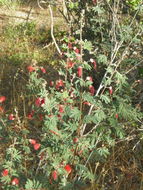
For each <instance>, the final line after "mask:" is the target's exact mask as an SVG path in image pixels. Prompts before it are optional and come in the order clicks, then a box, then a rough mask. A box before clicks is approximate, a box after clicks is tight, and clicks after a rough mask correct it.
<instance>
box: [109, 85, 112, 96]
mask: <svg viewBox="0 0 143 190" xmlns="http://www.w3.org/2000/svg"><path fill="white" fill-rule="evenodd" d="M109 94H110V95H112V94H113V88H112V86H110V87H109Z"/></svg>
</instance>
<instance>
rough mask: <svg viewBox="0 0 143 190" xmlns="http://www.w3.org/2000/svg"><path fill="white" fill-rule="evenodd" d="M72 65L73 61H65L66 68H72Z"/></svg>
mask: <svg viewBox="0 0 143 190" xmlns="http://www.w3.org/2000/svg"><path fill="white" fill-rule="evenodd" d="M74 65H75V63H74V62H72V61H68V62H67V68H68V69H71V68H73V66H74Z"/></svg>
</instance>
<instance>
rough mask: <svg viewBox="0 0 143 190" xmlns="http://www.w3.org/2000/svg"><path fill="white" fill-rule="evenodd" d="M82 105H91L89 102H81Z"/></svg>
mask: <svg viewBox="0 0 143 190" xmlns="http://www.w3.org/2000/svg"><path fill="white" fill-rule="evenodd" d="M83 104H84V105H88V106H91V103H89V102H83Z"/></svg>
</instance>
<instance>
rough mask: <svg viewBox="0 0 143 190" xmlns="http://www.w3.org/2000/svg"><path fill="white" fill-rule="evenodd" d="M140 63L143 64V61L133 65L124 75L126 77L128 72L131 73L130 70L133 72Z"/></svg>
mask: <svg viewBox="0 0 143 190" xmlns="http://www.w3.org/2000/svg"><path fill="white" fill-rule="evenodd" d="M141 63H143V60H142V61H140V62H139V63H138V64H136V65H134V66H133V67H132V68H131V69H129V70H128V71H127V72H126V73H125V74H126V75H127V74H128V73H129V72H131V71H132V70H134V69H135V68H136V67H137V66H139V65H140V64H141Z"/></svg>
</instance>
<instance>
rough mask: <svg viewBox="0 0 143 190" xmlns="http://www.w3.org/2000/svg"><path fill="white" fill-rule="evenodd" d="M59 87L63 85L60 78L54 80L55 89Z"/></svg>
mask: <svg viewBox="0 0 143 190" xmlns="http://www.w3.org/2000/svg"><path fill="white" fill-rule="evenodd" d="M60 87H64V83H63V81H62V80H61V79H59V80H58V81H56V89H59V88H60Z"/></svg>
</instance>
